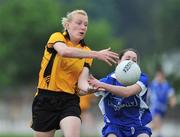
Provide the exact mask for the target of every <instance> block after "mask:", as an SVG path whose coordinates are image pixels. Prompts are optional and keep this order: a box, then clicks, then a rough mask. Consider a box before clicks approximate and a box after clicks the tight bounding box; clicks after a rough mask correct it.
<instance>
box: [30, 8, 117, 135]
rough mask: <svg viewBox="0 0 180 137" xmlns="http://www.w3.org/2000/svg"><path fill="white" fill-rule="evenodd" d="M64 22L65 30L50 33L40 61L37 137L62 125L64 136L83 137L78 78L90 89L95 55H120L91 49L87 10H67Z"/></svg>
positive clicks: (108, 58) (107, 57) (35, 116)
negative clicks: (87, 37) (90, 77)
mask: <svg viewBox="0 0 180 137" xmlns="http://www.w3.org/2000/svg"><path fill="white" fill-rule="evenodd" d="M62 25H63V27H64V32H63V33H61V32H56V33H53V34H52V35H51V36H50V38H49V40H48V42H47V45H46V47H45V51H44V55H43V58H42V62H41V69H40V72H39V81H38V87H37V93H36V95H35V98H34V101H33V104H32V125H31V127H32V128H33V129H34V131H35V132H34V136H35V137H53V136H54V134H55V131H56V130H57V129H59V128H60V129H61V130H62V133H63V135H64V137H80V127H81V120H80V113H81V110H80V106H79V96H78V95H77V94H76V85H77V83H78V80H79V81H81V80H80V79H81V78H82V79H83V80H84V79H85V80H84V84H83V87H82V90H84V91H88V90H89V88H88V87H89V84H88V82H86V81H87V77H88V75H89V68H90V66H91V64H92V59H93V58H96V59H98V60H101V61H104V62H106V63H108V64H109V65H111V64H112V63H116V60H117V58H118V55H117V54H116V53H114V52H112V51H110V49H104V50H100V51H92V50H90V48H89V47H88V46H87V45H86V44H85V41H84V37H85V35H86V31H87V28H88V16H87V13H86V12H85V11H84V10H74V11H72V12H70V13H68V14H67V16H66V17H64V18H62ZM79 83H80V82H79ZM79 88H81V86H80V87H79Z"/></svg>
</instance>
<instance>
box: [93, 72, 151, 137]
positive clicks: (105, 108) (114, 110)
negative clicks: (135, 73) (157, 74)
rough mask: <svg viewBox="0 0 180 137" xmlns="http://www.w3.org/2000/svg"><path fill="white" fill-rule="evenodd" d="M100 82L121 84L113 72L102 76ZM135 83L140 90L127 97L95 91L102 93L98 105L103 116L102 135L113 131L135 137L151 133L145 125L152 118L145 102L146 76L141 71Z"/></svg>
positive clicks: (123, 135) (122, 135)
mask: <svg viewBox="0 0 180 137" xmlns="http://www.w3.org/2000/svg"><path fill="white" fill-rule="evenodd" d="M100 81H101V82H104V83H107V84H111V85H117V86H123V85H122V84H121V83H119V82H118V81H117V80H116V77H115V74H114V73H111V74H109V75H107V77H105V78H102V79H101V80H100ZM137 84H138V85H139V86H140V87H141V89H142V91H141V92H140V93H139V94H138V95H133V96H130V97H127V98H124V97H120V96H116V95H113V94H112V93H110V92H108V91H105V92H97V93H96V94H95V95H97V96H99V95H102V98H101V100H100V102H99V107H100V109H101V112H102V114H103V116H104V122H105V126H104V128H103V130H102V135H103V137H107V135H108V134H110V133H113V134H115V135H116V136H117V137H137V136H138V135H139V134H141V133H146V134H148V135H149V136H150V135H151V129H150V128H148V127H146V125H147V124H148V123H149V122H150V121H151V120H152V117H151V113H150V111H149V108H148V106H147V104H146V95H147V86H148V77H147V76H146V74H144V73H142V74H141V76H140V79H139V81H138V82H137Z"/></svg>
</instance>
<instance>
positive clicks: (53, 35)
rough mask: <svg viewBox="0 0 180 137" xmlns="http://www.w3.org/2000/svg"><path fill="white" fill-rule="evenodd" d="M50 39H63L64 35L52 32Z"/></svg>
mask: <svg viewBox="0 0 180 137" xmlns="http://www.w3.org/2000/svg"><path fill="white" fill-rule="evenodd" d="M50 37H64V35H63V34H62V33H61V32H54V33H52V34H51V36H50Z"/></svg>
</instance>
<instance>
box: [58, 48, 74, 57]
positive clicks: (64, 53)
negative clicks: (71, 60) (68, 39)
mask: <svg viewBox="0 0 180 137" xmlns="http://www.w3.org/2000/svg"><path fill="white" fill-rule="evenodd" d="M58 53H59V54H60V55H61V56H62V57H69V56H70V55H71V53H70V52H69V51H68V50H65V49H63V50H59V51H58Z"/></svg>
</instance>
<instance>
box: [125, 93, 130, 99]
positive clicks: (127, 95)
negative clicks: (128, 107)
mask: <svg viewBox="0 0 180 137" xmlns="http://www.w3.org/2000/svg"><path fill="white" fill-rule="evenodd" d="M130 96H131V95H130V94H129V93H125V94H124V95H123V97H125V98H128V97H130Z"/></svg>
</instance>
